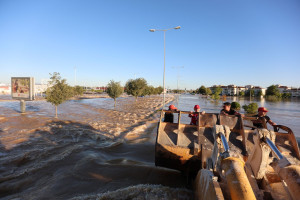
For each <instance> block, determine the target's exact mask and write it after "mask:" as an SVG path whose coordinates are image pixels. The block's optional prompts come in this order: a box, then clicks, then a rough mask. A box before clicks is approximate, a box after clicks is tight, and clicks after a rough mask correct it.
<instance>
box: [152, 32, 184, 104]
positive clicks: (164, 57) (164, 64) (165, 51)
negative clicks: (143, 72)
mask: <svg viewBox="0 0 300 200" xmlns="http://www.w3.org/2000/svg"><path fill="white" fill-rule="evenodd" d="M172 29H180V26H176V27H174V28H169V29H150V30H149V31H150V32H155V31H163V32H164V78H163V107H162V109H164V107H165V74H166V32H167V31H168V30H172Z"/></svg>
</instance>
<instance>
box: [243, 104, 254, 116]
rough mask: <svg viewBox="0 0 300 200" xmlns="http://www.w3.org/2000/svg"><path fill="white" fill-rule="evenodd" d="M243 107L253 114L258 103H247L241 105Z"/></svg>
mask: <svg viewBox="0 0 300 200" xmlns="http://www.w3.org/2000/svg"><path fill="white" fill-rule="evenodd" d="M243 109H244V110H245V111H246V113H248V114H254V113H256V112H257V109H258V105H257V103H250V104H249V105H243Z"/></svg>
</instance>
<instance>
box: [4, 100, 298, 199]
mask: <svg viewBox="0 0 300 200" xmlns="http://www.w3.org/2000/svg"><path fill="white" fill-rule="evenodd" d="M167 99H168V101H170V100H171V98H167ZM227 100H228V101H238V102H240V104H241V105H244V104H248V103H249V100H245V99H240V100H238V99H227ZM251 102H257V103H258V104H259V106H265V107H267V108H268V109H269V113H268V115H269V116H270V117H271V119H272V120H273V121H275V122H276V123H277V124H282V125H286V126H288V127H290V128H291V129H292V130H293V131H294V133H295V134H296V135H297V136H300V129H299V127H298V126H297V125H298V124H299V122H300V106H299V105H300V102H299V101H297V100H292V101H289V102H266V101H262V100H252V101H251ZM171 103H173V104H175V105H176V106H177V107H178V108H179V109H180V110H186V111H190V110H192V109H193V107H194V105H195V104H199V105H200V106H201V110H205V111H206V112H208V113H218V112H219V111H220V109H221V106H222V101H219V102H213V101H211V100H208V99H206V98H202V97H200V96H197V95H181V96H179V97H176V98H175V100H174V101H173V102H170V103H168V104H167V105H170V104H171ZM26 104H27V107H26V110H27V111H26V114H21V113H20V112H19V110H20V108H19V106H20V105H19V102H17V101H3V102H0V123H1V126H0V198H1V199H193V193H192V190H191V189H189V188H187V186H186V179H185V178H184V177H183V176H182V175H181V174H180V173H179V172H178V171H175V170H170V169H164V168H160V167H155V164H154V145H155V138H156V130H157V122H158V117H159V113H158V112H155V110H157V109H159V108H160V106H161V98H159V97H150V98H149V97H145V98H141V99H139V100H138V101H137V102H135V100H134V98H131V97H127V98H120V99H118V102H117V107H116V108H115V109H114V106H113V100H111V99H106V98H98V99H84V100H72V101H68V102H65V103H63V104H62V105H60V106H59V107H58V115H59V119H58V120H53V116H54V111H55V110H54V107H53V106H52V105H51V104H49V103H47V102H45V101H33V102H27V103H26ZM167 105H166V106H167ZM183 122H186V123H189V119H188V118H187V119H185V121H184V120H183Z"/></svg>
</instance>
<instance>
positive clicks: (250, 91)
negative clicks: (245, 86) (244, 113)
mask: <svg viewBox="0 0 300 200" xmlns="http://www.w3.org/2000/svg"><path fill="white" fill-rule="evenodd" d="M245 96H249V97H250V96H251V97H253V96H254V90H253V89H250V90H246V92H245Z"/></svg>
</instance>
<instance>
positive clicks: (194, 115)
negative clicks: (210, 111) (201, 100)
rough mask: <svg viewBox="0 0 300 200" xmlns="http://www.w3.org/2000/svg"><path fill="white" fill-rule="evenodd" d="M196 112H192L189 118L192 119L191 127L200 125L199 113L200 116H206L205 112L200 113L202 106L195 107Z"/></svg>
mask: <svg viewBox="0 0 300 200" xmlns="http://www.w3.org/2000/svg"><path fill="white" fill-rule="evenodd" d="M194 112H196V113H194ZM194 112H193V111H191V113H190V114H189V117H191V123H190V124H191V125H197V124H198V120H199V113H200V115H204V114H205V111H202V112H200V106H199V105H195V106H194Z"/></svg>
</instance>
